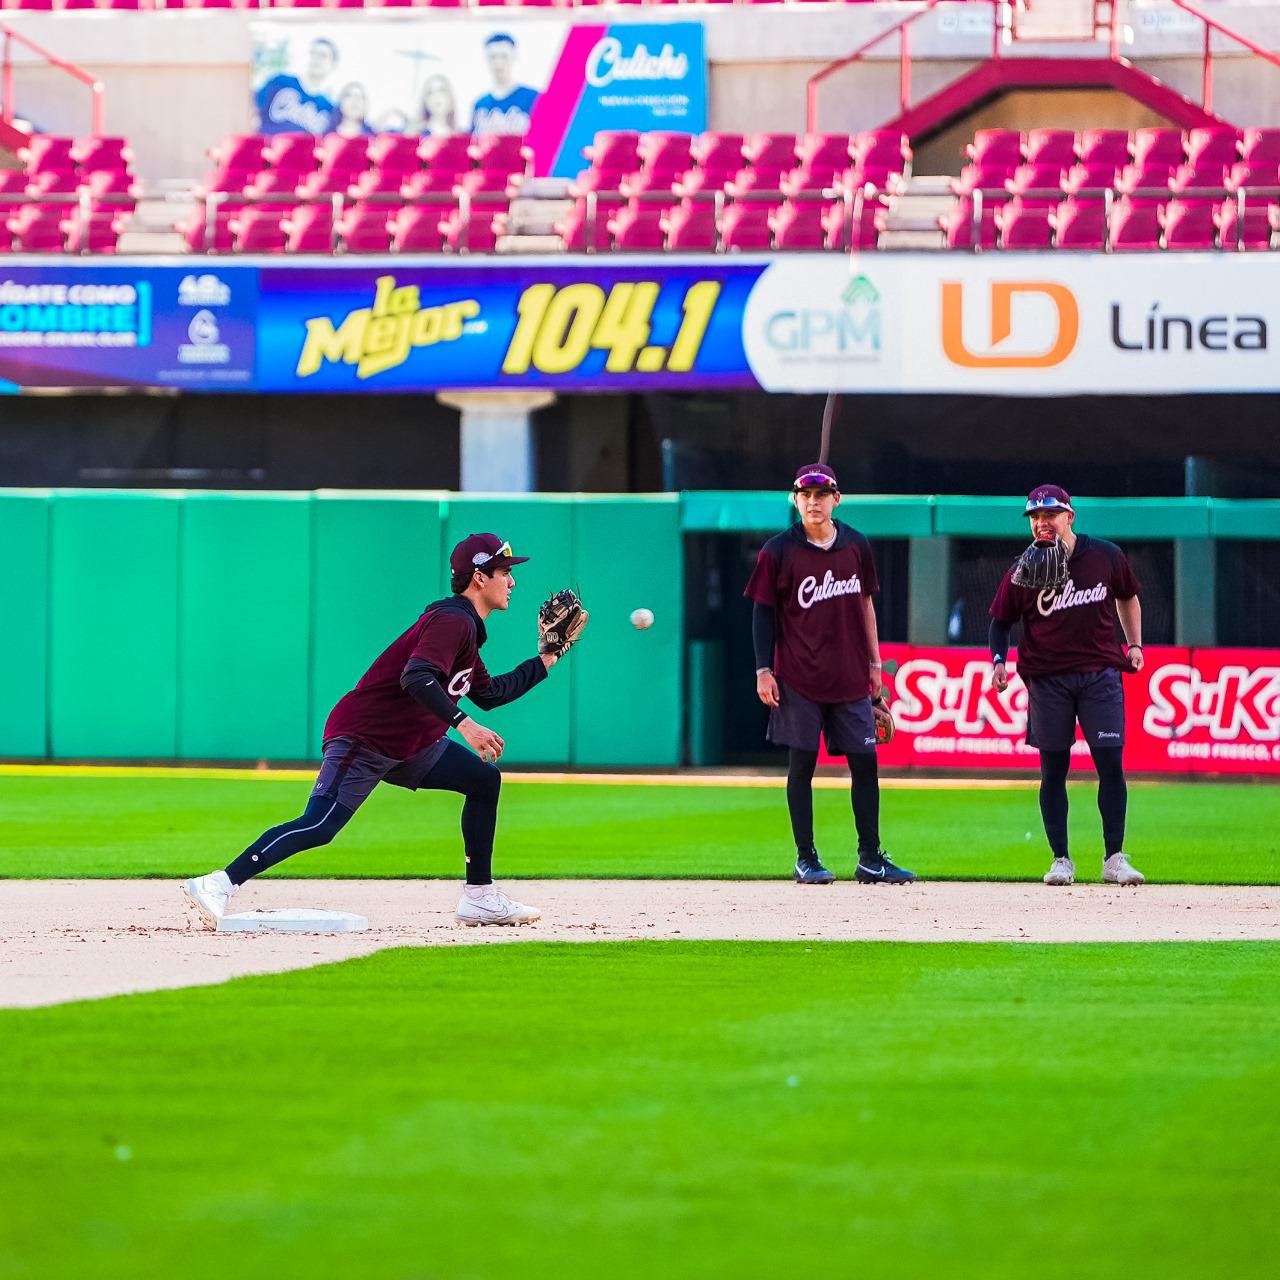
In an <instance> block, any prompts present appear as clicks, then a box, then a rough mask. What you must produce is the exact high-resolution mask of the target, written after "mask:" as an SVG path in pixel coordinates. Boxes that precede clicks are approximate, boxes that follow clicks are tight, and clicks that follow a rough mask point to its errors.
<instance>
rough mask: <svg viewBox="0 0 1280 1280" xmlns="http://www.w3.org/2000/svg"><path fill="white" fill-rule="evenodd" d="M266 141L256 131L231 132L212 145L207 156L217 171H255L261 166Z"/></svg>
mask: <svg viewBox="0 0 1280 1280" xmlns="http://www.w3.org/2000/svg"><path fill="white" fill-rule="evenodd" d="M266 141H267V140H266V138H263V137H261V136H260V135H258V134H256V133H251V134H233V135H232V136H231V137H229V138H226V139H224V140H223V141H222V142H220V143H219V144H218V145H217V146H216V147H214V148H213V150H212V151H210V152H209V158H210V159H211V160H212V161H213V163H214V165H215V167H216V170H215V171H216V172H218V173H228V174H229V173H257V172H258V171H259V170H260V169H261V168H262V148H263V146H264V145H265V144H266Z"/></svg>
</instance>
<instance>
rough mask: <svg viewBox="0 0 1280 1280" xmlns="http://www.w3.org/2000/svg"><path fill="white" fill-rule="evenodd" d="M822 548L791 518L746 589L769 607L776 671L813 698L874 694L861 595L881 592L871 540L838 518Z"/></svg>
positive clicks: (762, 555)
mask: <svg viewBox="0 0 1280 1280" xmlns="http://www.w3.org/2000/svg"><path fill="white" fill-rule="evenodd" d="M835 526H836V540H835V543H834V545H833V546H831V547H829V548H828V549H827V550H826V551H824V550H822V548H821V547H815V546H814V545H813V543H811V542H810V541H809V539H808V538H806V537H805V534H804V526H803V525H801V524H793V525H792V526H791V528H789V529H788V530H787V531H786V532H785V533H780V534H778V535H777V536H776V537H773V538H770V539H769V541H768V542H766V543H765V544H764V546H763V547H761V549H760V556H759V558H758V559H757V560H756V567H755V569H754V570H753V571H752V574H751V578H750V580H749V581H748V583H747V589H746V592H745V594H746V595H747V596H748V597H749V598H750V599H752V600H755V601H756V602H758V603H759V604H763V605H768V606H769V607H770V608H771V609H773V611H774V637H775V639H774V659H773V673H774V675H776V676H777V677H778V679H779V680H781V681H782V682H783V684H785V685H788V686H789V687H790V688H792V689H795V690H796V692H797V693H800V694H802V695H803V696H804V697H806V698H808V699H809V701H810V702H856V701H858V700H859V699H861V698H865V697H868V696H869V695H870V693H871V651H870V645H869V642H868V639H867V620H866V617H865V616H864V614H863V601H864V600H866V599H867V598H868V597H870V596H871V595H872V594H874V593H875V592H877V591H879V590H880V582H879V580H878V579H877V577H876V562H875V559H874V557H873V556H872V554H871V544H870V543H869V542H868V541H867V540H866V538H864V537H863V536H862V534H860V533H859V532H858V531H857V530H856V529H851V528H850V527H849V526H848V525H847V524H841V523H840V522H839V521H838V520H837V521H835Z"/></svg>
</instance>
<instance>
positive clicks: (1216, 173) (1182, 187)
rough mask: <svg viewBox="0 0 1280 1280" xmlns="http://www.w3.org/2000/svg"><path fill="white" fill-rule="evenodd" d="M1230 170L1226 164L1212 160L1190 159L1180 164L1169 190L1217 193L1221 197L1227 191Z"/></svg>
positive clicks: (1207, 194) (1171, 180)
mask: <svg viewBox="0 0 1280 1280" xmlns="http://www.w3.org/2000/svg"><path fill="white" fill-rule="evenodd" d="M1227 176H1228V170H1227V168H1226V166H1225V165H1222V164H1218V163H1216V162H1215V161H1212V160H1198V161H1193V160H1188V161H1187V162H1186V163H1185V164H1180V165H1179V166H1178V168H1177V169H1176V170H1175V171H1174V175H1173V177H1172V178H1171V179H1170V180H1169V190H1170V191H1174V192H1178V193H1182V192H1196V193H1198V194H1202V195H1204V196H1209V195H1216V196H1218V197H1219V198H1221V197H1222V196H1223V195H1225V194H1226V192H1227Z"/></svg>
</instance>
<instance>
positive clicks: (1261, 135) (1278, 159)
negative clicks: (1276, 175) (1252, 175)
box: [1240, 129, 1280, 165]
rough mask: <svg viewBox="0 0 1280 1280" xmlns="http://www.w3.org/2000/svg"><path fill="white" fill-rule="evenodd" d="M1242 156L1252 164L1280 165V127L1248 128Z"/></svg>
mask: <svg viewBox="0 0 1280 1280" xmlns="http://www.w3.org/2000/svg"><path fill="white" fill-rule="evenodd" d="M1240 154H1241V158H1242V159H1243V160H1244V161H1245V162H1246V163H1247V164H1252V165H1271V164H1274V165H1280V129H1246V130H1245V131H1244V143H1243V145H1242V147H1241V149H1240Z"/></svg>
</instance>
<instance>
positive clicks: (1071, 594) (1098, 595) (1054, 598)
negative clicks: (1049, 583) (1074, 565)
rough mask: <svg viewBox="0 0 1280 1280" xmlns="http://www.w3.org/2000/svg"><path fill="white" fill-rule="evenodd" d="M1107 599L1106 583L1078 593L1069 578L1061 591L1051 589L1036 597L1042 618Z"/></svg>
mask: <svg viewBox="0 0 1280 1280" xmlns="http://www.w3.org/2000/svg"><path fill="white" fill-rule="evenodd" d="M1106 598H1107V585H1106V583H1105V582H1100V583H1098V585H1097V586H1096V587H1086V588H1085V590H1083V591H1077V590H1076V584H1075V583H1074V582H1072V581H1071V579H1070V578H1068V579H1067V581H1066V584H1065V585H1064V586H1063V587H1062V589H1061V590H1060V591H1054V590H1052V589H1051V590H1048V591H1042V592H1041V593H1040V594H1039V595H1038V596H1036V608H1037V609H1038V610H1039V611H1040V614H1041V616H1042V617H1045V618H1047V617H1048V616H1049V615H1050V614H1051V613H1057V612H1058V610H1059V609H1074V608H1075V607H1076V606H1077V605H1080V604H1097V603H1098V602H1099V601H1100V600H1105V599H1106Z"/></svg>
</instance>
